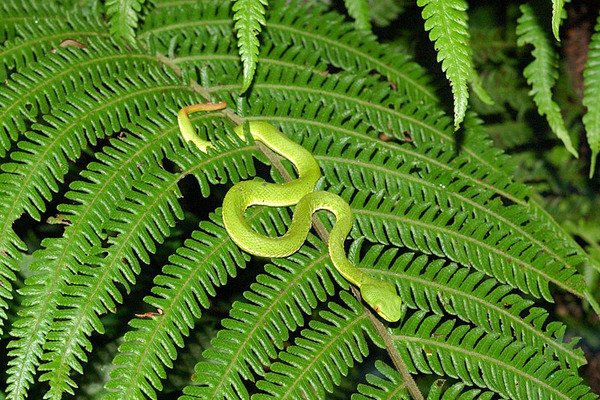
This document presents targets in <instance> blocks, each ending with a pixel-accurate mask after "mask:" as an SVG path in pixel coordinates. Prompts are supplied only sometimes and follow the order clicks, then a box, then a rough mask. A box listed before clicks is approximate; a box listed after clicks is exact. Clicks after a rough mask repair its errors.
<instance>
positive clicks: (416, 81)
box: [140, 1, 437, 104]
mask: <svg viewBox="0 0 600 400" xmlns="http://www.w3.org/2000/svg"><path fill="white" fill-rule="evenodd" d="M228 4H229V3H228V2H227V1H219V2H216V4H215V3H214V2H210V1H209V2H202V4H200V5H195V6H190V7H180V8H173V9H166V10H165V9H163V8H161V9H160V10H157V11H156V12H155V13H150V14H149V15H148V17H147V18H146V21H145V24H144V28H143V32H142V33H141V34H140V39H145V40H148V39H150V38H152V40H157V41H159V42H161V43H163V46H165V47H166V48H169V43H170V42H171V41H172V40H173V38H175V37H178V38H179V39H182V38H183V39H190V40H194V39H195V38H197V37H212V36H213V35H215V34H220V35H223V36H224V37H231V34H232V33H231V32H232V25H233V22H232V17H231V15H230V14H229V10H228V8H227V7H226V6H227V5H228ZM282 4H284V3H283V2H278V3H276V5H277V6H273V7H272V8H271V10H270V13H269V15H268V19H267V21H266V26H265V29H264V30H263V32H261V35H262V36H264V37H265V40H266V39H267V38H269V39H270V40H272V42H273V43H274V44H275V45H276V46H289V45H294V46H296V47H298V48H304V50H305V51H306V52H307V53H310V54H315V53H318V54H319V55H320V57H321V58H322V61H323V63H331V64H332V65H334V66H335V67H338V68H342V69H344V70H348V71H355V72H364V71H370V70H374V71H377V72H379V73H380V74H381V75H382V76H385V77H386V78H387V79H388V80H389V81H390V82H392V83H393V84H394V85H395V87H396V90H397V91H398V92H399V93H401V94H406V95H407V96H409V98H410V100H411V101H414V102H415V104H435V103H437V97H436V95H435V93H434V91H433V90H432V89H431V87H430V86H431V85H430V83H429V78H428V77H427V74H426V72H425V70H424V69H423V68H422V67H420V66H419V65H417V64H416V63H415V62H413V61H412V59H411V58H410V57H409V56H408V55H407V54H406V53H405V52H398V51H397V50H393V49H392V48H391V47H387V46H385V45H381V44H379V43H377V42H376V38H375V36H372V35H365V34H364V32H357V31H356V30H355V29H354V26H353V25H352V24H349V23H347V22H344V19H343V17H342V16H340V15H339V14H337V13H326V14H324V15H313V14H312V13H311V12H310V11H309V10H305V9H304V8H298V9H293V10H291V9H290V8H289V7H283V6H282Z"/></svg>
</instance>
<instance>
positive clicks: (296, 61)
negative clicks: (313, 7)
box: [153, 35, 327, 83]
mask: <svg viewBox="0 0 600 400" xmlns="http://www.w3.org/2000/svg"><path fill="white" fill-rule="evenodd" d="M153 45H154V43H153ZM159 46H160V45H159ZM155 47H158V46H155ZM164 50H166V49H164ZM172 51H173V53H174V55H175V57H176V58H175V59H174V60H173V62H174V63H175V64H176V65H178V66H180V67H181V68H182V70H183V74H185V76H189V77H190V78H191V79H194V80H196V81H200V82H201V83H202V81H203V80H205V76H207V75H213V76H222V75H226V74H229V73H231V71H232V70H235V71H236V73H235V74H234V76H238V75H240V73H241V71H240V70H241V68H239V67H238V66H239V61H240V57H239V55H238V54H237V46H236V44H235V42H233V41H231V40H227V39H226V38H221V37H219V36H216V35H215V36H212V37H211V38H210V39H208V40H206V41H203V42H200V43H194V42H192V41H189V40H186V41H185V42H183V43H181V44H179V45H178V46H177V47H176V48H174V49H173V48H172ZM273 65H277V66H280V67H281V66H283V67H286V68H293V69H297V70H305V69H309V70H311V71H312V72H314V73H316V74H326V73H327V72H326V66H325V65H323V63H322V62H321V61H320V60H319V57H318V54H317V53H308V52H306V51H304V49H302V48H298V47H291V48H286V47H276V46H274V45H273V43H272V42H271V41H269V40H265V41H264V43H262V45H261V46H260V51H259V54H258V65H257V69H258V70H261V69H266V68H271V66H273Z"/></svg>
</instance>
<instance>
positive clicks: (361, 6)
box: [344, 0, 371, 31]
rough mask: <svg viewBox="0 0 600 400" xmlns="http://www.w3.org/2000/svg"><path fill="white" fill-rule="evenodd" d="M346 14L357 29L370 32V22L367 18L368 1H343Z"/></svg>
mask: <svg viewBox="0 0 600 400" xmlns="http://www.w3.org/2000/svg"><path fill="white" fill-rule="evenodd" d="M344 3H345V4H346V8H347V9H348V14H350V16H351V17H352V18H354V23H355V24H356V27H357V28H358V29H364V30H367V31H370V30H371V21H370V17H369V2H368V0H344Z"/></svg>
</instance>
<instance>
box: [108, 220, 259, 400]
mask: <svg viewBox="0 0 600 400" xmlns="http://www.w3.org/2000/svg"><path fill="white" fill-rule="evenodd" d="M200 229H201V230H199V231H195V232H194V233H192V238H191V239H189V240H186V241H185V243H184V247H181V248H180V249H178V250H177V254H176V255H173V256H171V257H170V258H169V261H170V262H171V264H169V265H167V266H165V267H164V268H163V274H162V275H160V276H158V277H157V278H155V283H156V286H155V287H154V288H153V289H152V292H153V293H154V295H153V296H151V297H150V296H149V297H146V299H145V300H146V302H147V303H148V304H150V305H152V306H153V307H155V308H157V309H160V310H163V312H162V314H161V315H160V317H157V318H151V319H139V318H138V319H133V320H131V322H130V327H131V329H130V331H129V332H128V333H127V334H126V335H125V342H124V343H123V344H122V345H121V346H120V352H119V354H118V355H117V356H116V357H115V359H114V361H113V364H114V365H116V368H115V369H114V370H113V371H112V372H111V377H110V379H109V380H108V382H107V383H106V388H107V389H108V391H109V393H108V394H107V395H106V396H105V398H107V399H111V398H115V399H122V398H127V399H136V398H146V397H145V396H149V397H152V394H153V393H154V388H161V384H160V380H161V379H162V378H164V376H165V370H164V366H166V367H167V368H171V367H172V366H173V363H172V361H174V360H175V358H176V356H177V350H176V348H175V346H178V347H182V346H183V343H184V342H183V340H184V337H185V336H187V335H189V329H190V328H192V327H193V326H194V319H197V318H200V315H201V314H202V311H201V308H208V306H209V304H210V303H209V296H214V295H215V293H216V292H215V287H218V286H221V285H224V284H225V283H227V278H228V276H230V277H235V276H236V274H237V271H236V268H244V266H245V263H246V259H247V258H246V257H245V256H244V255H242V253H241V252H240V250H239V248H238V247H237V246H236V245H235V244H233V242H231V239H230V238H229V236H228V235H227V232H226V231H225V229H224V228H223V226H222V221H221V217H220V214H213V215H212V216H211V221H210V222H208V221H205V222H202V223H201V225H200ZM144 394H145V396H144ZM124 396H126V397H124Z"/></svg>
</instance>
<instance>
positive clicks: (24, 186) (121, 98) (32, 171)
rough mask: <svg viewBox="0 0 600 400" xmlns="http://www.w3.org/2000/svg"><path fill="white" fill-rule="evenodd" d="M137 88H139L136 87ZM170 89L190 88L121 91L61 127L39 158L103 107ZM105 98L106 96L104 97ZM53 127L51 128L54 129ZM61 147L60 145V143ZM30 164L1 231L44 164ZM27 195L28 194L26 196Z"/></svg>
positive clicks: (162, 87) (9, 226)
mask: <svg viewBox="0 0 600 400" xmlns="http://www.w3.org/2000/svg"><path fill="white" fill-rule="evenodd" d="M136 89H137V88H136ZM165 89H167V90H169V89H187V90H189V87H188V86H182V85H165V86H158V87H157V86H154V87H149V88H144V89H142V90H136V91H133V92H129V93H127V94H125V95H123V94H122V93H120V96H118V97H116V98H115V99H112V100H110V101H108V102H102V103H100V105H99V106H98V107H97V108H94V109H91V110H89V111H88V112H87V113H85V114H82V115H81V116H78V118H77V119H75V120H73V122H72V123H70V124H69V125H67V126H66V127H61V130H60V131H59V132H58V134H57V135H54V136H53V137H52V141H51V142H50V143H49V144H47V145H46V146H44V150H43V151H42V153H41V155H40V156H39V157H38V160H46V156H47V155H48V153H49V152H50V151H51V150H53V149H54V147H55V146H56V144H57V143H59V142H60V140H61V139H62V138H63V137H64V135H66V134H67V133H68V132H69V131H70V129H72V128H74V127H75V126H76V125H81V121H82V120H85V119H86V118H88V117H89V116H90V115H92V114H95V113H98V112H100V111H101V110H103V109H106V108H109V107H111V106H113V105H115V104H118V103H120V102H123V101H125V102H126V101H127V99H129V98H131V97H135V96H137V95H139V94H145V93H151V92H153V91H159V92H160V91H162V90H165ZM104 100H105V98H104ZM52 128H53V129H54V130H56V127H54V126H53V127H52ZM52 128H51V129H52ZM59 147H60V143H59ZM29 165H33V166H34V167H33V168H32V169H30V170H29V171H28V173H27V174H26V175H21V176H22V177H24V180H23V179H20V186H19V191H18V192H17V195H16V196H14V200H13V202H12V204H11V207H10V210H9V212H8V213H7V214H6V217H7V218H6V219H5V220H4V224H3V225H2V228H1V230H0V232H5V230H7V229H12V224H13V223H14V222H15V221H16V220H17V219H18V218H19V217H20V215H21V214H22V212H23V210H21V213H20V214H19V215H18V216H13V217H12V218H11V215H12V214H13V213H14V212H15V211H14V210H15V209H16V208H17V207H18V205H19V204H20V202H21V200H20V199H21V198H22V197H23V193H24V192H25V191H26V190H27V189H30V185H29V182H30V181H31V179H33V176H34V174H35V173H36V172H37V166H42V165H43V164H41V163H34V164H29ZM25 197H26V196H25Z"/></svg>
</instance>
